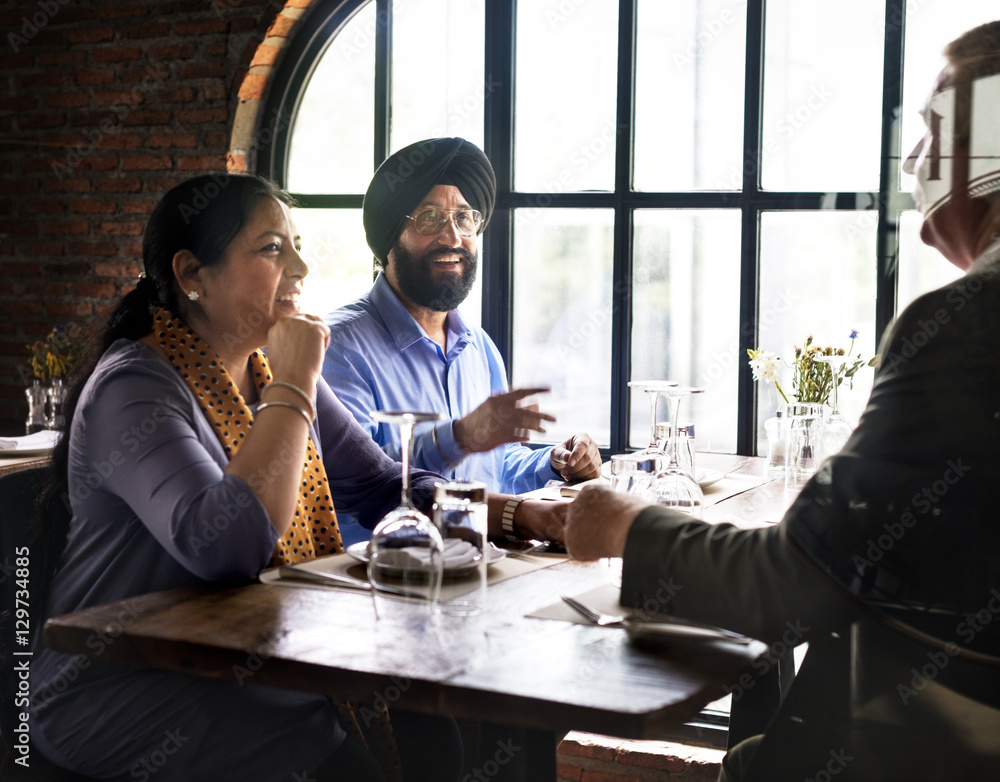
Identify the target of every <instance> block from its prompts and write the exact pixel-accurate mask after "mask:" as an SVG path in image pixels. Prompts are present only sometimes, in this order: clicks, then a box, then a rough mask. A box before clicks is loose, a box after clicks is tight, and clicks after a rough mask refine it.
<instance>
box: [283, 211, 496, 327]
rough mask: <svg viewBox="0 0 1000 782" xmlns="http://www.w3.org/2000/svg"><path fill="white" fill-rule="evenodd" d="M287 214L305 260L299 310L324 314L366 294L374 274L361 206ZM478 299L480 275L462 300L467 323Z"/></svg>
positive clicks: (478, 312)
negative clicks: (307, 270) (307, 267)
mask: <svg viewBox="0 0 1000 782" xmlns="http://www.w3.org/2000/svg"><path fill="white" fill-rule="evenodd" d="M292 218H293V219H294V220H295V227H296V228H297V229H298V231H299V235H300V236H301V237H302V257H303V258H304V259H305V261H306V263H307V264H309V276H308V277H307V278H306V283H305V291H304V294H303V296H302V310H303V312H311V313H314V314H317V315H325V314H326V313H327V312H331V311H333V310H335V309H337V308H338V307H342V306H344V305H345V304H350V303H351V302H352V301H354V300H355V299H357V298H358V297H359V296H362V295H363V294H365V293H367V292H368V290H369V289H370V288H371V286H372V281H373V280H374V279H375V278H374V276H373V275H374V272H373V259H372V251H371V249H370V248H369V247H368V244H367V243H366V242H365V231H364V228H363V226H362V223H361V210H360V209H293V210H292ZM482 297H483V286H482V282H481V275H480V277H479V278H477V279H476V283H475V285H473V286H472V290H471V291H470V292H469V297H468V298H467V299H466V300H465V302H464V303H463V304H462V317H463V318H465V320H466V321H468V322H469V323H471V324H474V325H479V323H480V320H481V319H482Z"/></svg>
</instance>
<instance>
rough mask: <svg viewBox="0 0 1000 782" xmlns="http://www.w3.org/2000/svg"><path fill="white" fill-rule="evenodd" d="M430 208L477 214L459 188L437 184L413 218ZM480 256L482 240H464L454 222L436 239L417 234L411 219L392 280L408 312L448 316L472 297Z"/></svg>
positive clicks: (389, 268) (390, 261)
mask: <svg viewBox="0 0 1000 782" xmlns="http://www.w3.org/2000/svg"><path fill="white" fill-rule="evenodd" d="M428 206H437V207H440V208H442V209H471V207H470V206H469V203H468V202H467V201H466V200H465V198H464V196H463V195H462V192H461V191H460V190H459V189H458V188H457V187H455V186H454V185H436V186H435V187H434V188H433V189H432V190H431V191H430V192H429V193H428V194H427V196H426V198H424V199H423V200H422V201H421V202H420V203H419V204H417V205H416V206H415V207H414V208H413V209H411V210H410V212H409V213H410V214H411V215H415V214H417V213H418V212H419V211H420V210H421V209H423V208H426V207H428ZM477 252H478V238H477V236H476V235H475V234H474V235H472V236H462V235H461V234H460V233H458V231H457V229H456V227H455V222H454V220H453V219H449V220H448V221H447V222H446V223H445V225H444V227H443V228H442V229H441V230H440V231H439V232H438V233H436V234H433V235H431V236H423V235H421V234H419V233H417V231H416V229H415V228H414V226H413V221H412V220H409V219H408V220H406V221H405V223H404V226H403V230H402V231H401V232H400V234H399V238H398V239H397V240H396V243H395V245H394V246H393V248H392V249H391V250H390V251H389V254H388V258H387V263H386V267H385V275H386V279H387V280H388V282H389V285H390V286H392V289H393V290H394V291H395V292H396V294H397V295H398V296H399V297H400V298H401V299H402V300H403V303H404V305H406V306H407V309H410V308H411V307H418V308H423V309H429V310H432V311H434V312H447V311H448V310H452V309H454V308H455V307H457V306H458V305H459V304H461V303H462V302H463V301H465V298H466V296H468V295H469V291H470V290H471V289H472V285H473V283H474V282H475V281H476V270H477V266H478V260H477Z"/></svg>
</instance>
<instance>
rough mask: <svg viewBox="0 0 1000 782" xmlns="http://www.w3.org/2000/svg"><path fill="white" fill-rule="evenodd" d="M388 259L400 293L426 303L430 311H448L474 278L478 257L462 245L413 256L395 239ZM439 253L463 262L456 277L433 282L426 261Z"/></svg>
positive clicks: (462, 296)
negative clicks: (393, 267)
mask: <svg viewBox="0 0 1000 782" xmlns="http://www.w3.org/2000/svg"><path fill="white" fill-rule="evenodd" d="M391 255H392V260H390V261H389V263H392V264H395V265H396V279H397V280H398V282H399V288H400V291H399V292H400V293H402V294H403V295H404V296H405V297H406V298H407V299H409V300H410V301H412V302H413V303H414V304H416V305H417V306H418V307H426V308H427V309H429V310H433V311H434V312H448V311H449V310H453V309H455V308H456V307H457V306H458V305H459V304H461V303H462V302H463V301H465V299H466V297H467V296H468V295H469V291H471V290H472V286H473V284H474V283H475V281H476V270H477V268H478V261H477V259H476V256H475V255H474V254H473V253H470V252H469V251H468V250H465V249H464V248H461V247H459V248H457V249H450V248H442V249H440V250H432V251H430V252H428V253H427V254H426V255H424V256H423V257H421V258H419V259H417V258H414V257H413V255H411V254H410V253H409V252H408V251H407V250H406V249H405V248H404V247H403V246H402V245H400V244H399V242H397V243H396V245H395V247H393V248H392V253H391ZM443 255H457V256H459V257H460V258H461V259H462V260H463V261H465V266H464V268H463V269H462V274H461V275H460V276H459V277H457V278H456V277H454V276H453V275H452V276H450V277H449V278H448V279H447V281H445V282H441V283H436V282H434V280H433V279H432V277H431V275H430V268H429V267H430V264H431V263H433V261H434V259H435V258H438V257H440V256H443Z"/></svg>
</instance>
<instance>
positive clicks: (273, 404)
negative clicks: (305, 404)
mask: <svg viewBox="0 0 1000 782" xmlns="http://www.w3.org/2000/svg"><path fill="white" fill-rule="evenodd" d="M269 407H287V408H289V409H290V410H295V411H297V412H299V413H301V414H302V417H303V418H305V419H306V423H307V424H309V425H310V426H312V418H311V417H310V416H309V413H307V412H306V411H305V408H302V407H299V406H298V405H293V404H292V403H291V402H278V401H275V402H264V404H262V405H257V415H260V412H261V411H262V410H267V408H269Z"/></svg>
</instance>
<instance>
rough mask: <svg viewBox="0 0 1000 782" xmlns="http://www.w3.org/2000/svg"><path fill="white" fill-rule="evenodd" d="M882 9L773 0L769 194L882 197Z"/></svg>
mask: <svg viewBox="0 0 1000 782" xmlns="http://www.w3.org/2000/svg"><path fill="white" fill-rule="evenodd" d="M884 26H885V10H884V3H882V2H875V0H842V1H841V2H838V3H818V2H808V3H804V2H801V0H794V2H793V0H768V3H767V29H766V31H765V44H764V45H765V49H764V52H765V57H764V116H763V122H762V126H761V149H762V158H763V159H762V170H763V176H762V180H761V184H762V186H763V187H764V188H765V189H766V190H791V191H800V190H801V191H810V192H812V191H815V192H832V191H853V190H877V189H878V174H879V159H880V158H879V155H880V142H881V134H880V127H881V119H882V51H883V48H884V37H883V28H884Z"/></svg>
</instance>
